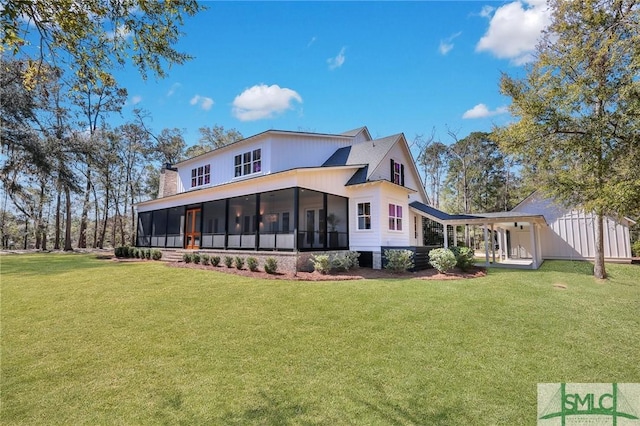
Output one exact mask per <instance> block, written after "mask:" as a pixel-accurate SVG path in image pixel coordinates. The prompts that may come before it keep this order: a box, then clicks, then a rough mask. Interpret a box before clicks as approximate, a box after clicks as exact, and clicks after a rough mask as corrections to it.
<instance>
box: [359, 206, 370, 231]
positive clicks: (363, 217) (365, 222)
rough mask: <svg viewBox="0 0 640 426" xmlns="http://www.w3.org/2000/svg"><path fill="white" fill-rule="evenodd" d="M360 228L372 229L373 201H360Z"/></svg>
mask: <svg viewBox="0 0 640 426" xmlns="http://www.w3.org/2000/svg"><path fill="white" fill-rule="evenodd" d="M358 229H371V203H358Z"/></svg>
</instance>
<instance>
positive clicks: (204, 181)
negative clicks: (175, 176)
mask: <svg viewBox="0 0 640 426" xmlns="http://www.w3.org/2000/svg"><path fill="white" fill-rule="evenodd" d="M210 183H211V165H209V164H207V165H206V166H200V167H196V168H195V169H191V187H192V188H195V187H197V186H202V185H209V184H210Z"/></svg>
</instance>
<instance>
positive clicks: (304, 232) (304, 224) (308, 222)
mask: <svg viewBox="0 0 640 426" xmlns="http://www.w3.org/2000/svg"><path fill="white" fill-rule="evenodd" d="M299 194H300V195H299V211H298V223H299V226H298V249H303V250H304V249H316V250H322V249H324V243H325V236H326V232H327V227H326V222H325V221H324V214H325V212H324V194H323V193H322V192H318V191H312V190H310V189H305V188H300V192H299Z"/></svg>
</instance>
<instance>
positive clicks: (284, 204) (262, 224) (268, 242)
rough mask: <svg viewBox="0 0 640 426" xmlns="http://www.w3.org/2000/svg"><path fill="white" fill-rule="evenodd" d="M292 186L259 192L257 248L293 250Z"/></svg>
mask: <svg viewBox="0 0 640 426" xmlns="http://www.w3.org/2000/svg"><path fill="white" fill-rule="evenodd" d="M293 193H294V190H293V188H289V189H281V190H278V191H270V192H264V193H262V194H260V221H259V223H258V231H259V237H260V241H259V248H260V249H265V250H274V249H282V250H293V248H294V244H293V220H291V218H292V217H293V216H292V215H293Z"/></svg>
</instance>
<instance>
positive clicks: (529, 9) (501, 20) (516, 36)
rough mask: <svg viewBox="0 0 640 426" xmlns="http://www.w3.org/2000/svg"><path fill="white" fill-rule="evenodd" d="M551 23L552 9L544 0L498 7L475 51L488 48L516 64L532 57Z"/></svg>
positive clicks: (528, 60) (528, 0)
mask: <svg viewBox="0 0 640 426" xmlns="http://www.w3.org/2000/svg"><path fill="white" fill-rule="evenodd" d="M525 5H526V6H525ZM483 10H484V8H483ZM489 13H490V12H489ZM550 23H551V11H550V9H549V7H548V6H547V4H546V1H545V0H526V1H525V2H521V1H514V2H512V3H508V4H506V5H504V6H500V7H499V8H497V9H496V10H495V13H494V14H493V17H492V18H491V21H490V22H489V29H488V30H487V32H486V33H485V35H484V36H483V37H482V38H481V39H480V41H479V42H478V44H477V45H476V52H483V51H488V52H491V53H492V54H493V55H494V56H496V57H498V58H501V59H510V60H511V62H512V63H514V64H516V65H522V64H525V63H527V62H530V61H531V60H533V52H534V50H535V47H536V43H537V42H538V39H539V37H540V35H541V33H542V31H543V30H544V29H545V28H546V27H547V26H548V25H549V24H550Z"/></svg>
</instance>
